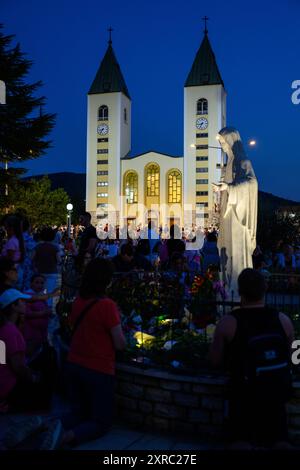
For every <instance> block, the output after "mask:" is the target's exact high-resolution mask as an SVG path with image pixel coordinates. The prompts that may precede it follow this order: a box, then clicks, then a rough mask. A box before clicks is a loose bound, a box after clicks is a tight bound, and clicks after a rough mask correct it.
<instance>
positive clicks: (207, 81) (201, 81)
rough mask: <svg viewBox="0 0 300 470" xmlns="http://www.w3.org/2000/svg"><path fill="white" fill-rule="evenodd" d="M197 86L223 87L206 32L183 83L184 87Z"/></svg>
mask: <svg viewBox="0 0 300 470" xmlns="http://www.w3.org/2000/svg"><path fill="white" fill-rule="evenodd" d="M199 85H223V86H224V83H223V80H222V77H221V74H220V72H219V69H218V66H217V62H216V58H215V54H214V53H213V50H212V48H211V45H210V42H209V39H208V36H207V31H205V34H204V38H203V41H202V44H201V46H200V47H199V50H198V52H197V54H196V57H195V60H194V63H193V65H192V68H191V70H190V73H189V75H188V78H187V79H186V82H185V85H184V86H185V87H189V86H199Z"/></svg>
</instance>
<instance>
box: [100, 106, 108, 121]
mask: <svg viewBox="0 0 300 470" xmlns="http://www.w3.org/2000/svg"><path fill="white" fill-rule="evenodd" d="M98 121H108V107H107V106H105V105H102V106H100V108H99V110H98Z"/></svg>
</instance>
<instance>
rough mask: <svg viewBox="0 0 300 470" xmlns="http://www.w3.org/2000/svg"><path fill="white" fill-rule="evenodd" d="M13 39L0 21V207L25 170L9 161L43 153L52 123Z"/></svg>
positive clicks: (8, 201) (38, 84)
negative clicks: (0, 85) (1, 94)
mask: <svg viewBox="0 0 300 470" xmlns="http://www.w3.org/2000/svg"><path fill="white" fill-rule="evenodd" d="M13 40H14V36H13V35H9V36H5V35H4V34H3V33H2V25H0V80H3V81H4V82H5V85H6V104H1V105H0V162H2V165H1V166H2V168H0V210H1V209H2V210H3V208H4V207H5V208H7V207H9V206H10V205H11V204H13V203H14V201H13V200H12V199H11V196H10V193H12V191H10V188H14V189H15V188H16V185H17V184H18V182H19V181H20V180H19V178H20V176H21V175H23V174H24V173H25V172H26V170H25V169H24V168H15V167H14V166H13V164H14V163H18V164H19V163H20V162H24V161H26V160H29V159H35V158H38V157H40V156H42V155H44V154H45V151H46V150H47V149H48V148H49V147H50V145H51V141H49V140H46V136H47V135H48V134H49V132H50V131H51V130H52V128H53V126H54V123H55V115H54V114H48V113H42V111H41V110H42V106H44V105H45V101H46V100H45V97H44V96H36V93H37V92H38V90H39V88H40V87H41V86H42V82H41V81H38V82H35V83H27V82H26V76H27V75H28V72H29V71H30V68H31V66H32V61H31V60H29V59H28V58H26V56H25V54H24V53H23V52H22V51H21V49H20V45H19V44H17V45H15V46H13V45H12V42H13ZM6 167H7V169H6ZM13 194H16V193H15V191H14V193H12V196H13Z"/></svg>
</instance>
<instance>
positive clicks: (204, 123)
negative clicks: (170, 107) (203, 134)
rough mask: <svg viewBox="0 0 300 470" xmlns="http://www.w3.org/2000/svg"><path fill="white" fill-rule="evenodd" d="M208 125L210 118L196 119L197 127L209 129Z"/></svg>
mask: <svg viewBox="0 0 300 470" xmlns="http://www.w3.org/2000/svg"><path fill="white" fill-rule="evenodd" d="M207 126H208V120H207V119H206V118H199V119H197V121H196V127H197V129H201V130H203V129H207Z"/></svg>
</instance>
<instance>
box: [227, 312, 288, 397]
mask: <svg viewBox="0 0 300 470" xmlns="http://www.w3.org/2000/svg"><path fill="white" fill-rule="evenodd" d="M231 315H232V316H233V317H234V318H235V319H236V321H237V328H236V332H235V335H234V338H233V340H232V341H231V342H230V343H229V344H228V345H227V347H226V348H225V362H226V368H227V370H228V372H229V374H230V384H231V386H233V387H234V388H239V387H242V386H243V382H244V358H245V354H246V349H247V343H248V339H249V338H252V337H255V336H258V335H264V334H267V335H269V334H277V335H280V336H282V338H283V341H284V342H286V348H287V355H288V351H289V344H288V339H287V335H286V333H285V331H284V328H283V326H282V324H281V321H280V319H279V312H278V311H277V310H275V309H271V308H269V307H261V308H240V309H238V310H235V311H233V312H231Z"/></svg>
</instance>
